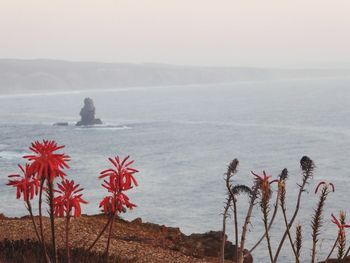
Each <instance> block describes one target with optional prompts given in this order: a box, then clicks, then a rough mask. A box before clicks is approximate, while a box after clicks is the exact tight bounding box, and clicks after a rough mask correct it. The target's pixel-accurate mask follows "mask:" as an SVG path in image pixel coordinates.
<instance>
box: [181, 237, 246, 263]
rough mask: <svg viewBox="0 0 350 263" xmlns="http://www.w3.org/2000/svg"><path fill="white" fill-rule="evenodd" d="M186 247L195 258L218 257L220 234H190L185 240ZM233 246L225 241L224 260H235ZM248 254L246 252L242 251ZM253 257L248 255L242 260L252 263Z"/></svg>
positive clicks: (220, 241)
mask: <svg viewBox="0 0 350 263" xmlns="http://www.w3.org/2000/svg"><path fill="white" fill-rule="evenodd" d="M186 243H187V246H188V247H189V248H191V249H192V250H193V251H195V253H194V254H193V256H196V257H218V256H219V254H220V250H221V243H222V232H221V231H210V232H207V233H204V234H192V235H190V236H188V238H187V240H186ZM234 252H235V246H234V245H233V244H232V243H231V242H230V241H226V244H225V259H230V260H232V259H234V258H235V253H234ZM244 252H245V253H248V251H247V250H245V251H244ZM252 262H253V257H252V256H251V255H248V256H247V257H246V258H245V259H244V263H252Z"/></svg>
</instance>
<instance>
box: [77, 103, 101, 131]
mask: <svg viewBox="0 0 350 263" xmlns="http://www.w3.org/2000/svg"><path fill="white" fill-rule="evenodd" d="M80 116H81V120H80V121H78V122H77V124H76V125H77V126H82V125H95V124H102V121H101V120H100V119H96V118H95V106H94V101H93V100H92V99H90V98H85V99H84V107H83V108H82V109H81V111H80Z"/></svg>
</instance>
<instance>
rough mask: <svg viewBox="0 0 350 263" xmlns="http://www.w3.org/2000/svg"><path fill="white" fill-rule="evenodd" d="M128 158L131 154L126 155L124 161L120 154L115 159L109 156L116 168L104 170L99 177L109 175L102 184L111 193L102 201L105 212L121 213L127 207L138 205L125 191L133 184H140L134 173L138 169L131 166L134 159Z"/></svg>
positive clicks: (101, 204)
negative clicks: (130, 199) (132, 201)
mask: <svg viewBox="0 0 350 263" xmlns="http://www.w3.org/2000/svg"><path fill="white" fill-rule="evenodd" d="M128 159H129V156H127V157H125V158H124V159H123V160H122V161H120V158H119V156H117V157H115V158H114V159H112V158H109V160H110V162H111V163H112V164H113V166H114V167H115V168H116V169H107V170H104V171H102V172H101V175H100V176H99V179H102V178H106V177H108V179H107V180H104V183H103V184H102V186H103V187H104V188H106V189H107V190H108V192H110V193H111V195H110V196H106V197H105V198H104V199H103V200H102V201H101V203H100V207H103V210H104V213H105V214H108V213H110V212H112V213H114V212H119V213H121V212H123V211H124V210H125V207H126V208H129V209H132V208H134V207H136V205H135V204H133V203H131V202H130V201H129V197H128V196H127V195H126V194H124V193H123V192H124V191H127V190H129V189H131V188H132V187H133V185H135V186H137V185H138V184H137V181H136V179H135V178H134V174H135V173H137V172H138V170H136V169H134V168H131V167H130V165H131V164H133V163H134V161H128Z"/></svg>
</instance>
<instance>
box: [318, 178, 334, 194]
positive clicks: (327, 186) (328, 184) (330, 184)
mask: <svg viewBox="0 0 350 263" xmlns="http://www.w3.org/2000/svg"><path fill="white" fill-rule="evenodd" d="M321 185H324V187H326V188H327V189H328V188H329V187H330V188H331V190H332V192H334V191H335V187H334V184H333V183H328V182H325V181H322V182H320V183H319V184H318V185H317V187H316V189H315V194H317V192H318V189H319V188H320V187H321Z"/></svg>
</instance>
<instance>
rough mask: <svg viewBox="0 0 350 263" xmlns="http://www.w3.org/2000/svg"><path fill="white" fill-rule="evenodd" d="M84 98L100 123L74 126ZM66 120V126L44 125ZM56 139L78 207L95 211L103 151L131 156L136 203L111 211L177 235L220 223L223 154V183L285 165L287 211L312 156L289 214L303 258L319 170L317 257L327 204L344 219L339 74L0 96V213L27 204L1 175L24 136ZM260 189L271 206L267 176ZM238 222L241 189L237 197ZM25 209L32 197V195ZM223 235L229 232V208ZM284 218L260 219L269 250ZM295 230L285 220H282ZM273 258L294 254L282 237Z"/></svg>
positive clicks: (349, 124) (245, 180) (322, 247)
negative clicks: (269, 222)
mask: <svg viewBox="0 0 350 263" xmlns="http://www.w3.org/2000/svg"><path fill="white" fill-rule="evenodd" d="M86 97H90V98H92V99H93V100H94V103H95V107H96V117H98V118H101V119H102V121H103V123H104V124H103V125H100V126H93V127H76V126H75V123H76V122H77V121H78V120H79V119H80V116H79V112H80V109H81V108H82V106H83V100H84V98H86ZM57 122H68V124H69V125H68V126H54V125H53V124H54V123H57ZM43 139H50V140H56V141H57V142H58V144H60V145H61V144H62V145H65V146H66V147H65V148H64V150H63V152H65V153H66V154H68V155H70V156H71V161H70V167H71V168H70V169H69V170H67V174H68V177H67V178H71V179H74V180H75V181H76V182H77V183H79V184H80V185H81V187H83V188H84V191H83V194H84V197H85V199H86V200H87V201H88V202H89V204H87V205H84V206H83V208H82V210H83V213H86V214H96V213H99V212H100V208H99V202H100V201H101V200H102V198H103V197H104V196H105V195H106V194H107V192H106V190H105V189H104V188H102V187H101V183H102V182H101V180H99V179H98V176H99V173H100V172H101V171H102V170H104V169H107V168H110V167H111V164H110V162H109V161H108V158H109V157H114V156H117V155H119V156H121V157H124V156H127V155H130V156H131V159H133V160H135V163H134V167H135V168H136V169H138V170H139V171H140V172H139V173H138V174H137V175H136V178H137V180H138V182H139V186H138V187H135V188H134V189H132V190H130V191H129V197H130V199H131V201H132V202H134V203H135V204H137V207H136V208H135V209H134V210H132V211H128V212H127V213H125V214H122V215H121V217H122V218H125V219H127V220H133V219H135V218H137V217H141V218H142V220H143V221H144V222H153V223H157V224H164V225H167V226H171V227H179V228H180V229H181V231H183V232H184V233H185V234H191V233H203V232H207V231H210V230H214V231H219V230H221V229H222V213H223V209H224V203H225V199H226V197H227V196H226V193H227V191H226V189H225V180H224V174H225V172H226V169H227V165H228V164H229V163H230V161H231V160H232V159H234V158H238V159H239V161H240V165H239V169H238V173H237V174H236V175H235V176H234V177H233V184H246V185H248V186H251V185H252V180H253V178H254V177H253V176H252V174H251V171H254V172H255V173H259V174H261V173H262V172H263V171H266V173H268V174H269V175H272V177H273V178H276V177H277V176H278V174H279V173H280V172H281V170H282V169H283V168H287V169H288V171H289V179H288V184H287V196H288V197H287V214H288V216H289V218H290V217H291V215H292V213H293V212H294V209H295V205H296V196H297V193H298V190H299V188H298V185H297V184H298V183H300V182H301V180H302V175H301V170H300V163H299V161H300V159H301V157H302V156H304V155H307V156H309V157H310V158H311V159H313V160H314V162H315V164H316V168H315V171H314V177H313V179H312V180H310V183H309V185H308V186H307V191H305V192H304V193H303V195H302V203H301V209H300V213H299V216H298V217H297V219H296V222H295V223H300V224H301V225H302V227H303V241H304V244H303V250H302V262H308V261H310V254H311V226H310V225H311V218H312V215H313V209H314V208H315V206H316V204H317V201H318V197H319V196H318V195H317V194H315V193H314V192H315V188H316V186H317V184H318V183H319V182H321V181H329V182H332V183H333V184H334V185H335V192H334V193H330V194H329V196H328V199H327V202H326V205H325V209H324V216H323V224H322V228H321V232H320V236H319V241H318V243H317V250H318V251H319V254H318V256H319V257H318V259H319V260H322V259H324V258H325V257H326V256H327V254H328V252H329V250H330V247H331V246H332V245H333V243H334V240H335V238H336V237H337V227H336V226H335V225H334V224H333V223H332V222H331V214H332V213H334V214H335V215H338V214H339V211H340V210H344V211H347V212H348V216H349V219H348V222H350V205H349V201H350V195H349V192H348V191H349V188H350V167H348V165H349V163H350V162H349V161H350V78H319V79H299V80H295V79H294V80H275V81H258V82H253V81H252V82H237V83H226V84H209V85H187V86H167V87H135V88H123V89H115V90H98V89H96V90H90V91H74V92H73V91H72V92H70V91H67V92H56V93H50V94H45V93H40V94H19V95H6V94H5V95H2V96H0V171H1V172H0V213H4V214H5V215H7V216H13V217H21V216H24V215H26V214H27V213H26V209H25V206H24V203H23V201H21V200H16V192H15V189H13V188H11V187H9V186H6V183H7V180H8V178H7V175H9V174H13V173H17V172H19V169H18V167H17V164H25V161H26V160H25V159H23V158H22V156H23V155H26V154H28V153H30V150H29V146H30V144H31V143H32V142H33V141H35V140H43ZM272 188H273V189H274V192H273V196H272V199H271V212H270V216H271V214H272V210H273V204H274V200H275V194H276V185H272ZM237 205H238V210H239V216H238V219H239V231H240V232H241V227H242V222H243V220H244V217H245V214H246V210H247V207H248V197H247V196H246V195H244V194H242V195H240V196H239V197H238V204H237ZM34 209H35V211H37V206H36V205H34ZM227 224H228V230H227V234H228V236H229V239H230V240H231V241H233V240H234V230H233V219H232V216H231V217H229V218H228V219H227ZM284 229H285V228H284V223H283V220H282V217H281V213H280V211H279V214H278V216H277V218H276V222H275V224H274V226H273V227H272V229H271V239H272V247H273V248H272V250H273V252H274V251H276V247H277V243H278V242H279V240H280V238H281V235H282V232H283V231H284ZM263 231H264V230H263V221H262V214H261V211H260V208H259V206H258V205H257V206H256V208H255V210H254V212H253V218H252V222H251V225H250V229H249V233H248V236H247V244H246V247H247V248H248V249H249V248H251V247H252V245H254V243H255V242H256V241H257V240H258V239H259V238H260V236H261V235H262V234H263ZM291 232H292V236H294V235H295V229H294V227H293V228H292V229H291ZM285 244H286V245H285V248H284V249H283V251H282V253H281V256H280V258H279V259H280V261H279V262H294V259H293V256H292V252H291V249H290V246H289V244H288V240H286V242H285ZM253 257H254V259H255V261H254V262H269V259H268V254H267V249H266V242H265V241H264V242H263V243H262V244H261V245H260V247H258V248H257V249H256V250H255V251H254V252H253Z"/></svg>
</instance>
